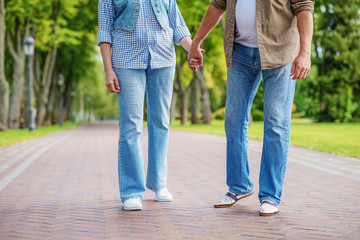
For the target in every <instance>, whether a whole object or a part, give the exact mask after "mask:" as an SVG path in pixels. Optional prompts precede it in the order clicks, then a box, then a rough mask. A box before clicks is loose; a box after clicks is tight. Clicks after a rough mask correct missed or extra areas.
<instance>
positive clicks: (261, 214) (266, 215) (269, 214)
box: [259, 211, 279, 217]
mask: <svg viewBox="0 0 360 240" xmlns="http://www.w3.org/2000/svg"><path fill="white" fill-rule="evenodd" d="M278 213H279V211H277V212H274V213H261V212H259V215H260V216H262V217H270V216H274V215H276V214H278Z"/></svg>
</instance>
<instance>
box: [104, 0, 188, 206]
mask: <svg viewBox="0 0 360 240" xmlns="http://www.w3.org/2000/svg"><path fill="white" fill-rule="evenodd" d="M97 40H98V41H97V42H98V45H99V46H100V50H101V55H102V58H103V62H104V69H105V73H106V86H107V88H108V90H109V91H110V92H112V93H117V98H118V105H119V129H120V134H119V151H118V172H119V189H120V197H121V200H122V201H123V203H124V209H125V210H130V211H132V210H141V209H142V203H141V201H142V198H143V195H144V192H145V177H144V163H143V153H142V144H141V141H142V126H143V109H144V95H145V90H146V98H147V120H148V132H149V134H148V135H149V148H148V149H149V150H148V151H149V152H148V168H147V177H146V187H147V188H148V189H150V190H152V191H154V192H155V196H156V200H157V201H159V202H164V201H171V200H172V194H171V193H170V192H169V191H168V189H167V186H166V183H167V147H168V136H169V122H170V121H169V118H170V117H169V109H170V102H171V97H172V90H173V80H174V74H175V63H176V55H175V48H174V43H176V44H177V45H179V44H180V45H182V46H183V47H184V48H185V49H186V50H189V48H190V45H191V38H190V32H189V30H188V28H187V27H186V24H185V22H184V20H183V17H182V15H181V13H180V11H179V8H178V7H177V4H176V0H163V1H157V0H141V1H139V0H99V32H98V35H97Z"/></svg>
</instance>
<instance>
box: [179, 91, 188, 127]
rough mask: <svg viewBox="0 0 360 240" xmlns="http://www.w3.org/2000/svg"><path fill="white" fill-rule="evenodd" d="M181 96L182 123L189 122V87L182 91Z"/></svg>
mask: <svg viewBox="0 0 360 240" xmlns="http://www.w3.org/2000/svg"><path fill="white" fill-rule="evenodd" d="M179 96H180V119H181V124H183V125H186V124H187V114H188V98H189V91H188V89H187V90H185V91H183V92H181V93H180V94H179Z"/></svg>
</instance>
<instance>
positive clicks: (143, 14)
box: [97, 0, 190, 69]
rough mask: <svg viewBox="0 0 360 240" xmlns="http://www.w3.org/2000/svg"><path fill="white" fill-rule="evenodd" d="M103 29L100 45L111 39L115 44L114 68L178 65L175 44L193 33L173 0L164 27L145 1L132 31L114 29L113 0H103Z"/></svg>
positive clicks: (101, 4)
mask: <svg viewBox="0 0 360 240" xmlns="http://www.w3.org/2000/svg"><path fill="white" fill-rule="evenodd" d="M98 11H99V31H98V33H97V44H98V45H99V44H100V43H101V42H109V43H110V44H111V46H112V65H113V68H127V69H147V68H148V66H149V65H150V67H151V68H152V69H156V68H163V67H169V66H174V65H175V63H176V55H175V47H174V42H175V44H177V45H179V42H180V40H181V39H182V38H183V37H185V36H188V35H190V32H189V30H188V28H187V27H186V24H185V21H184V19H183V17H182V15H181V13H180V11H179V8H178V7H177V4H176V0H170V1H169V25H170V28H166V29H163V28H162V27H161V26H160V24H159V22H158V21H157V19H156V16H155V13H154V12H153V8H152V6H151V2H150V0H141V8H140V13H139V18H138V21H137V24H136V26H135V29H134V30H133V31H132V32H127V31H122V30H114V29H113V18H114V16H115V14H114V7H113V2H112V0H99V10H98Z"/></svg>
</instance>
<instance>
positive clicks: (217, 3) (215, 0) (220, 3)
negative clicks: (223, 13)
mask: <svg viewBox="0 0 360 240" xmlns="http://www.w3.org/2000/svg"><path fill="white" fill-rule="evenodd" d="M254 1H255V0H254ZM210 4H212V5H214V7H216V8H219V9H222V10H226V4H227V0H211V2H210Z"/></svg>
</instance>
